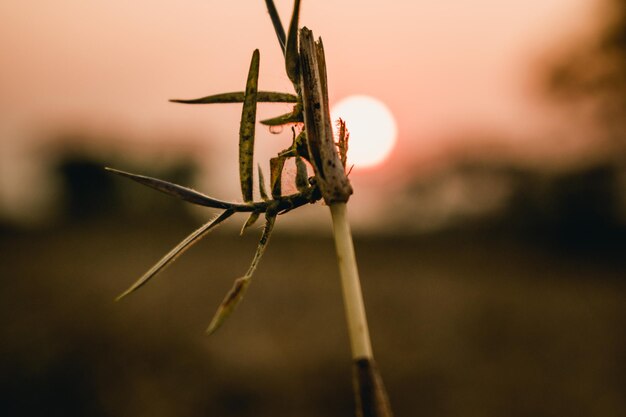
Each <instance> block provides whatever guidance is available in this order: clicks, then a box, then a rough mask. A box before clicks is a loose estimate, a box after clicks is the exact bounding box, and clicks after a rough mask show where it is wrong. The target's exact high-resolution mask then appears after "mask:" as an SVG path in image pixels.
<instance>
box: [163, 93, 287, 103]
mask: <svg viewBox="0 0 626 417" xmlns="http://www.w3.org/2000/svg"><path fill="white" fill-rule="evenodd" d="M244 97H245V92H243V91H235V92H232V93H222V94H214V95H211V96H206V97H202V98H195V99H191V100H181V99H172V100H170V101H171V102H172V103H183V104H218V103H243V100H244ZM256 100H257V103H296V102H297V101H298V97H297V96H295V95H293V94H289V93H277V92H274V91H257V98H256Z"/></svg>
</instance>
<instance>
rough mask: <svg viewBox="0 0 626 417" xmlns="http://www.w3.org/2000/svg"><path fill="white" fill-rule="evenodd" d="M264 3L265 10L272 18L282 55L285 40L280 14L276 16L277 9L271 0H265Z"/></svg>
mask: <svg viewBox="0 0 626 417" xmlns="http://www.w3.org/2000/svg"><path fill="white" fill-rule="evenodd" d="M265 4H266V5H267V11H268V13H269V14H270V18H271V19H272V25H274V31H275V32H276V37H277V38H278V43H279V44H280V50H281V51H282V52H283V55H284V54H285V42H286V40H285V39H286V37H285V29H284V28H283V24H282V23H281V21H280V16H278V11H277V10H276V6H275V5H274V2H273V1H272V0H265Z"/></svg>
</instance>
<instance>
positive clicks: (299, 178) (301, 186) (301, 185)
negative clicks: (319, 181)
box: [296, 156, 309, 192]
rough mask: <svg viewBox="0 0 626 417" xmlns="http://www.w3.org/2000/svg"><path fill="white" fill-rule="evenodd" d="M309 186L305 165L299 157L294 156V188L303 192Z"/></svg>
mask: <svg viewBox="0 0 626 417" xmlns="http://www.w3.org/2000/svg"><path fill="white" fill-rule="evenodd" d="M308 186H309V174H308V172H307V170H306V163H305V162H304V160H302V158H301V157H300V156H296V188H297V189H298V191H300V192H303V191H304V190H306V189H307V188H308Z"/></svg>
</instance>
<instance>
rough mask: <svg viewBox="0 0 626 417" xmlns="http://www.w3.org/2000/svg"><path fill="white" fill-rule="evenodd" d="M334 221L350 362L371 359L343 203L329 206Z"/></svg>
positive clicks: (348, 226)
mask: <svg viewBox="0 0 626 417" xmlns="http://www.w3.org/2000/svg"><path fill="white" fill-rule="evenodd" d="M330 212H331V215H332V218H333V232H334V235H335V249H336V250H337V261H338V263H339V272H340V274H341V287H342V289H343V299H344V304H345V309H346V318H347V321H348V332H349V335H350V345H351V347H352V358H353V359H363V358H365V359H371V358H372V344H371V342H370V335H369V330H368V328H367V318H366V317H365V306H364V305H363V295H362V294H361V284H360V282H359V271H358V270H357V266H356V258H355V256H354V246H353V244H352V233H351V232H350V224H349V223H348V218H347V208H346V204H345V203H335V204H332V205H331V206H330Z"/></svg>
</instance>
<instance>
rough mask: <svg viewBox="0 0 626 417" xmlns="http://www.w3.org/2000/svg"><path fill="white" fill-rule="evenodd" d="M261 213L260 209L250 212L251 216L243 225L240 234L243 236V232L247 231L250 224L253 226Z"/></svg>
mask: <svg viewBox="0 0 626 417" xmlns="http://www.w3.org/2000/svg"><path fill="white" fill-rule="evenodd" d="M260 214H261V213H259V212H258V211H253V212H252V213H250V216H249V217H248V220H246V222H245V223H244V224H243V227H242V228H241V231H240V232H239V235H240V236H242V235H243V233H244V232H245V231H246V229H247V228H248V227H250V226H252V225H253V224H254V223H256V221H257V220H258V219H259V215H260Z"/></svg>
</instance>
